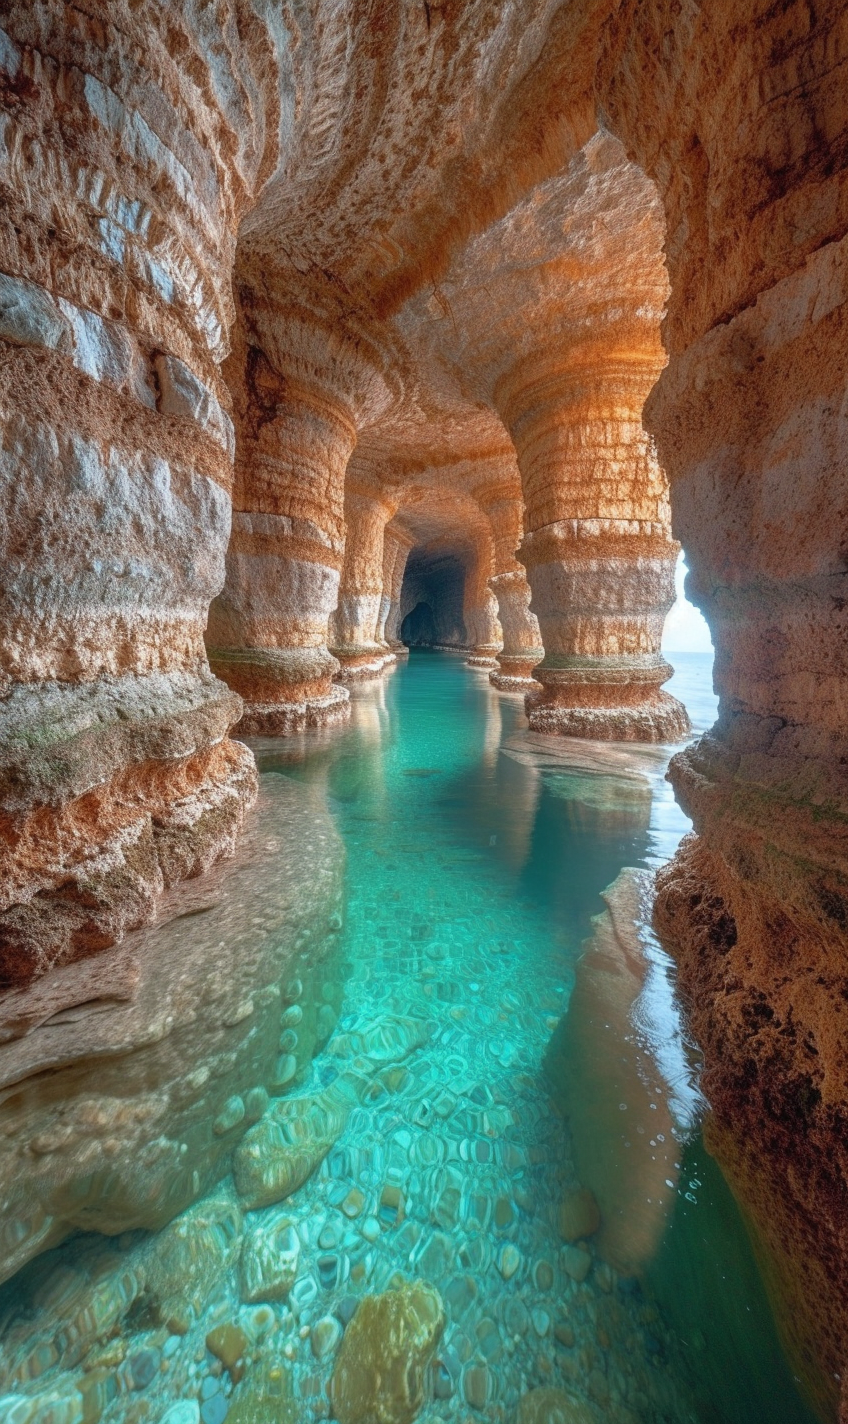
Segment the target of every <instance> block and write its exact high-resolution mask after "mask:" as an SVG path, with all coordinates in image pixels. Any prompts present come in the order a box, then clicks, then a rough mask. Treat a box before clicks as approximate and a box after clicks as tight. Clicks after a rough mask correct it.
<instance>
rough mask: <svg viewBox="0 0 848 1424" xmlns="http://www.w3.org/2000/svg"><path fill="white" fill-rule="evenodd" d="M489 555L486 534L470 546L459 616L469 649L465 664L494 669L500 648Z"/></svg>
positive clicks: (490, 552)
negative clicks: (490, 584)
mask: <svg viewBox="0 0 848 1424" xmlns="http://www.w3.org/2000/svg"><path fill="white" fill-rule="evenodd" d="M493 557H494V549H493V541H492V539H491V536H489V538H487V539H485V540H483V541H480V542H478V543H477V544H476V545H475V546H474V547H473V548H472V550H471V552H470V556H469V558H468V561H467V563H466V567H465V586H464V592H463V603H462V617H463V622H464V623H465V635H466V639H467V646H468V647H469V649H470V653H469V656H468V657H467V658H466V662H467V663H468V666H469V667H475V668H496V667H497V665H498V663H497V655H498V653H499V652H500V650H501V648H502V647H503V637H502V634H501V626H500V623H499V622H498V605H497V600H496V598H495V596H494V594H493V592H492V590H491V588H490V587H489V578H490V577H491V574H492V566H493Z"/></svg>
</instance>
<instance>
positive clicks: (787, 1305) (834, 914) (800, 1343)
mask: <svg viewBox="0 0 848 1424" xmlns="http://www.w3.org/2000/svg"><path fill="white" fill-rule="evenodd" d="M790 17H791V18H790ZM690 18H691V23H690ZM690 18H687V19H686V21H685V22H684V20H683V18H682V16H678V17H676V18H675V17H674V16H673V15H672V14H671V12H670V11H669V12H668V13H666V12H665V10H664V9H661V10H658V11H657V12H656V13H655V14H652V15H648V14H647V12H645V11H643V10H641V9H640V8H639V7H637V6H636V5H634V4H630V3H627V4H625V5H624V6H622V8H621V10H620V12H619V16H618V19H617V20H616V23H615V25H614V26H611V28H610V31H609V34H608V37H607V41H606V47H605V51H604V56H603V60H602V65H601V72H600V84H601V94H602V102H603V104H604V107H605V109H606V111H607V113H608V115H609V118H610V122H611V123H612V125H613V127H614V128H615V129H616V131H617V132H618V133H619V134H620V135H621V137H622V139H623V141H624V142H625V143H626V144H627V146H628V148H629V150H630V152H631V154H632V156H633V157H634V159H635V160H636V161H637V162H639V163H641V164H642V165H643V167H644V168H645V170H646V171H647V172H648V173H649V174H650V175H651V176H652V177H654V178H655V179H656V182H657V185H658V188H659V191H660V195H661V197H662V201H663V203H664V207H665V212H666V220H667V226H668V232H669V234H670V235H671V241H670V243H669V247H668V258H669V272H670V278H671V299H670V304H669V310H668V316H667V319H666V325H665V339H666V344H667V347H668V350H669V364H668V367H667V369H666V371H665V372H664V373H663V375H662V377H661V379H660V382H659V385H658V386H657V388H656V390H655V391H654V393H653V394H652V396H651V398H650V400H649V402H648V405H647V408H646V423H647V425H648V427H649V429H650V430H651V431H652V432H653V434H654V435H655V437H656V440H657V448H658V452H659V456H660V459H661V460H662V462H663V464H664V466H665V468H666V470H667V472H668V476H669V480H670V484H671V498H672V508H673V511H674V526H675V532H676V534H677V535H678V536H679V537H680V538H681V539H682V540H683V542H684V545H685V547H686V551H687V559H688V561H689V565H690V569H691V573H690V576H689V581H688V591H689V594H690V596H691V597H692V598H693V599H694V601H695V602H696V603H697V604H698V605H699V606H700V607H701V609H702V610H703V612H704V614H705V617H706V618H707V621H708V623H709V624H710V628H711V631H712V636H713V641H714V644H715V649H716V659H715V672H714V678H715V686H716V690H717V692H718V693H719V697H720V704H719V718H718V722H717V724H716V726H715V727H714V729H713V730H712V732H711V733H710V734H709V735H708V736H706V737H705V738H703V739H702V740H701V741H700V742H699V743H698V744H697V745H695V746H693V747H692V748H691V749H690V750H687V751H686V752H684V753H682V754H681V755H680V756H678V757H677V758H676V759H675V760H674V762H673V763H672V769H671V778H672V781H673V785H674V788H675V792H676V795H677V797H678V799H679V800H680V802H681V804H682V805H683V807H684V809H685V810H686V811H687V813H688V814H689V815H691V816H692V818H693V821H694V825H695V831H696V836H695V837H694V838H692V839H690V840H689V841H688V842H687V843H685V844H684V846H683V847H682V848H681V851H680V852H679V854H678V856H677V857H676V858H675V860H674V861H673V862H672V863H671V865H670V866H669V867H668V868H667V869H666V870H665V871H664V872H663V873H662V875H661V877H660V880H659V886H658V900H657V907H656V921H657V925H658V928H659V930H660V933H661V935H662V937H663V939H664V941H665V942H666V943H667V944H668V945H669V947H670V948H671V949H672V950H673V952H674V953H675V956H676V958H677V961H678V965H679V974H680V985H681V990H682V993H683V995H684V998H685V1001H686V1004H687V1006H688V1009H689V1013H690V1017H691V1021H692V1025H693V1028H694V1031H695V1034H696V1037H697V1039H698V1042H699V1044H700V1045H701V1047H702V1049H703V1051H704V1054H705V1086H706V1090H707V1093H708V1096H709V1099H710V1102H711V1104H712V1107H713V1131H712V1132H711V1142H712V1143H713V1144H714V1145H716V1147H717V1150H718V1154H719V1158H720V1160H722V1161H723V1162H724V1163H726V1164H727V1166H728V1167H729V1171H730V1176H731V1180H732V1182H733V1185H734V1189H735V1191H736V1192H737V1194H738V1195H739V1197H740V1199H741V1200H742V1201H743V1203H744V1204H745V1206H746V1209H747V1211H748V1213H749V1215H750V1217H751V1219H752V1220H753V1222H754V1223H755V1225H756V1228H757V1231H758V1233H759V1234H760V1237H761V1239H762V1240H764V1241H765V1242H766V1243H767V1244H768V1247H769V1250H770V1254H771V1255H772V1260H773V1263H776V1265H773V1268H772V1276H771V1281H772V1285H773V1286H775V1287H776V1289H777V1291H778V1294H779V1297H780V1298H781V1299H782V1306H781V1307H780V1308H779V1312H778V1314H779V1321H780V1323H781V1325H782V1328H783V1330H784V1335H785V1338H787V1339H788V1341H789V1343H790V1346H791V1347H792V1352H793V1356H794V1362H795V1366H796V1369H797V1371H798V1373H799V1374H800V1375H801V1376H802V1378H803V1379H804V1380H805V1382H806V1385H807V1387H808V1389H809V1391H810V1394H811V1396H812V1397H813V1399H814V1400H815V1402H816V1405H817V1408H818V1410H819V1412H820V1413H821V1414H822V1417H823V1418H827V1419H833V1418H835V1417H836V1415H837V1413H838V1411H839V1408H840V1403H839V1401H840V1398H841V1409H842V1413H841V1414H840V1415H839V1417H840V1418H844V1417H845V1414H846V1410H848V1401H846V1392H845V1385H844V1380H845V1378H846V1371H848V1358H846V1341H848V1251H846V1237H845V1222H846V1220H848V1195H846V1191H848V1189H847V1188H846V1183H848V1156H846V1151H847V1150H848V1149H846V1142H848V1057H846V1048H845V1045H846V1042H848V1018H846V994H845V984H846V976H848V958H846V929H848V830H847V829H846V828H848V779H846V746H848V704H846V698H845V687H846V680H848V662H847V661H846V649H848V637H846V634H848V574H847V573H846V560H845V549H846V541H848V503H846V482H845V475H844V464H845V460H844V449H845V430H846V426H845V418H846V417H845V399H844V396H845V389H846V381H847V380H848V319H846V312H847V311H848V239H846V231H848V183H846V160H845V152H846V149H845V135H846V125H848V111H846V105H845V91H844V83H843V77H842V76H843V71H844V63H845V54H846V44H845V24H844V14H843V13H842V11H841V10H840V8H839V7H838V6H830V5H828V6H824V7H822V8H820V9H818V10H816V12H815V13H813V12H809V13H808V12H804V15H803V17H802V15H801V11H800V10H796V9H793V10H792V11H791V12H786V13H783V12H781V13H778V12H777V11H776V10H769V9H767V8H764V7H763V8H760V9H758V11H757V17H756V21H755V20H754V18H753V17H751V18H748V19H747V20H745V21H744V22H742V23H738V22H737V18H736V16H735V15H733V14H731V13H730V12H721V13H719V12H717V11H714V10H710V12H709V13H708V12H707V11H703V12H701V13H699V14H698V15H697V16H695V15H694V14H693V15H692V16H691V17H690ZM660 53H661V54H662V60H660V58H659V55H660ZM728 55H732V60H731V62H730V63H727V56H728ZM753 75H756V76H757V82H756V83H752V82H750V76H753Z"/></svg>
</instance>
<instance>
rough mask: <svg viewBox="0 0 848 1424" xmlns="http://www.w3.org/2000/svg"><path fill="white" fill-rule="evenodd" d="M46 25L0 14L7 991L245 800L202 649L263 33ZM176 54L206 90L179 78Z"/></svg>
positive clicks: (172, 870) (221, 843) (220, 562)
mask: <svg viewBox="0 0 848 1424" xmlns="http://www.w3.org/2000/svg"><path fill="white" fill-rule="evenodd" d="M60 8H61V7H55V14H53V12H52V10H51V18H50V19H49V21H48V19H47V18H45V16H46V14H47V10H46V9H45V7H43V6H35V5H31V4H29V3H13V4H11V5H8V6H6V7H5V8H4V24H5V26H6V29H7V32H8V33H4V35H3V43H2V46H0V66H2V69H3V71H4V74H3V78H4V85H5V87H6V90H7V93H8V94H11V95H14V96H15V97H14V102H13V104H12V105H11V107H10V109H9V111H8V112H7V114H6V120H5V127H4V129H3V134H4V143H3V160H2V183H3V193H4V196H3V208H4V222H3V227H2V236H0V350H2V361H0V367H2V390H0V410H1V411H2V447H1V448H0V481H2V486H3V499H2V509H3V515H2V527H1V528H0V614H2V616H0V639H1V641H0V686H2V701H0V760H2V773H0V825H2V834H0V842H1V843H2V852H0V985H5V984H9V983H15V982H20V981H22V980H25V979H28V978H30V977H31V976H32V975H33V974H36V973H40V972H42V971H44V970H46V969H48V968H49V967H50V966H51V965H54V964H59V963H64V962H67V961H70V960H73V959H77V958H81V957H84V956H88V955H91V954H94V953H95V952H97V951H99V950H102V949H104V948H106V947H108V946H109V945H111V944H113V943H114V942H115V941H116V940H118V939H119V938H120V937H121V936H122V935H123V933H124V932H125V931H126V930H128V929H129V928H131V927H133V926H136V925H138V924H140V923H142V922H143V921H145V920H147V919H149V918H151V917H152V916H153V915H154V913H155V906H156V902H157V899H158V897H159V896H160V895H161V893H162V891H163V890H164V889H165V888H166V887H167V886H169V885H170V884H172V883H173V882H175V881H177V880H179V879H181V878H183V877H187V876H192V875H195V874H197V873H198V872H200V871H202V870H203V869H205V868H206V867H207V866H209V865H210V864H211V863H212V862H214V861H215V860H216V859H217V858H218V857H220V856H221V855H222V854H225V853H227V852H229V851H230V850H232V848H233V846H234V843H235V841H236V839H237V837H238V834H239V831H240V828H241V824H242V821H243V818H244V814H245V810H246V808H247V807H248V806H249V805H250V803H251V801H252V799H253V797H254V795H255V786H256V774H255V767H254V764H253V759H252V757H251V756H250V754H249V753H248V752H247V750H246V749H245V748H244V747H243V746H242V745H240V744H239V743H237V742H232V741H230V740H229V738H228V735H227V733H228V729H229V728H230V726H231V725H232V724H233V723H234V722H236V721H238V718H239V716H240V714H241V703H240V701H239V698H238V697H237V696H235V695H234V694H233V693H232V692H231V691H230V689H229V688H228V687H226V686H225V685H224V684H223V683H221V682H219V681H218V680H217V679H216V678H215V677H214V676H213V675H212V674H211V673H210V671H209V666H208V664H207V661H206V656H205V653H204V648H203V627H204V623H205V620H206V612H207V609H208V605H209V602H210V600H211V599H212V597H213V596H214V594H215V593H216V592H217V591H218V589H219V588H220V587H221V585H222V583H223V577H224V554H225V550H226V545H227V539H228V536H229V529H230V487H231V481H232V457H233V430H232V424H231V422H230V419H229V417H228V415H227V413H226V407H227V404H228V396H227V392H226V387H225V386H224V384H223V382H222V380H221V378H220V376H219V373H218V363H219V362H220V361H221V359H222V358H223V356H224V355H225V353H226V339H227V335H226V334H227V330H228V327H229V324H230V319H231V304H232V296H231V287H230V273H231V269H232V262H233V250H234V244H235V233H236V231H237V228H238V224H239V221H240V218H241V216H242V214H243V212H244V211H245V208H246V206H247V205H248V204H249V202H250V200H251V194H252V191H253V187H254V184H255V183H256V181H257V179H258V178H259V177H260V173H261V171H265V169H266V165H267V162H268V160H269V159H270V161H271V162H273V161H274V148H275V139H274V137H273V135H274V132H275V125H274V124H273V123H272V124H271V125H270V128H269V134H268V142H269V148H268V150H267V152H266V136H265V133H264V131H263V122H264V121H263V119H262V112H263V109H264V107H265V105H266V104H267V105H268V107H269V110H270V111H271V112H273V110H274V99H273V96H274V91H275V89H276V86H277V83H278V79H277V74H276V64H275V56H274V50H273V46H272V44H271V43H270V41H269V37H268V34H267V32H266V30H265V28H264V25H263V24H262V23H261V22H260V21H259V19H258V18H257V20H256V28H255V32H254V34H253V35H252V38H251V43H250V46H249V47H247V48H244V49H242V48H241V47H240V44H239V42H238V35H237V34H236V33H235V32H234V35H233V39H232V43H230V44H229V45H228V46H227V47H226V49H221V47H220V36H219V34H218V32H217V28H216V24H215V22H214V21H210V22H209V23H207V22H206V21H198V23H197V26H196V29H195V30H194V31H193V32H192V35H191V39H190V41H189V39H188V38H187V34H186V31H185V26H184V21H183V20H182V19H181V18H180V15H179V14H178V13H174V14H171V13H169V12H167V8H166V9H156V8H155V7H143V8H141V9H125V8H121V10H120V14H118V13H113V12H112V11H111V10H110V8H109V7H106V8H104V9H103V10H102V12H99V13H98V15H97V20H96V23H95V21H94V20H93V19H91V18H88V19H86V18H85V17H84V16H83V15H82V12H79V13H76V12H75V14H74V18H73V22H72V21H71V20H69V21H68V23H67V25H65V24H63V22H62V20H61V18H57V16H58V15H59V10H60ZM177 38H180V39H182V40H183V41H185V44H186V47H187V48H188V47H190V48H191V50H192V53H193V55H194V56H195V63H196V65H197V67H198V68H203V66H204V63H208V64H209V65H210V66H211V65H213V64H214V66H215V71H216V73H217V74H219V76H220V83H218V84H216V85H215V86H212V85H206V86H205V87H199V86H198V85H197V84H195V83H194V82H193V81H192V80H191V79H190V78H189V77H188V72H187V68H186V66H185V65H184V63H183V61H182V59H181V58H180V57H178V56H177V54H176V53H175V51H174V42H175V40H176V39H177ZM130 55H131V61H130V59H129V57H128V56H130ZM248 96H252V97H248Z"/></svg>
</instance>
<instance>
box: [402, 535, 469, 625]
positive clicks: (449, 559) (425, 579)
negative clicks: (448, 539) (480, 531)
mask: <svg viewBox="0 0 848 1424" xmlns="http://www.w3.org/2000/svg"><path fill="white" fill-rule="evenodd" d="M465 572H466V570H465V562H464V561H463V559H462V558H460V557H457V556H456V555H454V554H445V553H443V552H442V551H438V552H436V553H432V552H430V551H428V550H426V549H416V550H414V551H413V553H412V554H411V556H410V558H409V561H408V563H407V566H406V572H405V574H404V580H403V588H402V590H401V602H400V612H401V628H400V636H401V639H402V641H403V642H404V643H406V644H407V645H408V646H409V647H411V648H431V647H445V648H464V647H465V646H466V644H467V634H466V628H465V620H464V617H463V603H464V598H465Z"/></svg>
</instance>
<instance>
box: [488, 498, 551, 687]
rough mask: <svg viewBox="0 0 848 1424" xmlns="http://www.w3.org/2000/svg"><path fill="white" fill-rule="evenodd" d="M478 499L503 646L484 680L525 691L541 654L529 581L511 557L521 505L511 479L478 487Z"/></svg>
mask: <svg viewBox="0 0 848 1424" xmlns="http://www.w3.org/2000/svg"><path fill="white" fill-rule="evenodd" d="M478 500H479V503H480V505H481V507H482V508H483V510H484V511H485V513H486V514H487V515H488V518H489V522H490V524H491V526H492V534H493V536H494V544H495V553H494V566H495V573H494V574H493V575H492V577H491V578H490V579H489V588H490V589H491V590H492V592H493V594H494V595H495V598H496V600H497V605H498V621H499V623H500V625H501V629H502V632H503V647H502V649H501V651H500V652H499V653H498V654H497V662H498V667H497V669H496V670H493V671H492V672H490V673H489V681H490V682H491V684H492V686H493V687H496V688H498V690H499V691H501V692H524V693H526V692H529V691H532V690H533V689H534V688H535V686H536V684H534V682H533V676H532V675H533V669H534V667H535V666H536V664H537V663H539V662H541V660H542V658H543V657H544V655H545V650H544V648H543V647H542V637H541V634H540V632H539V620H538V619H537V617H536V615H535V613H531V611H530V585H529V583H528V582H527V574H526V573H525V570H524V568H523V567H522V565H521V564H520V563H519V562H518V560H517V559H516V557H515V551H516V549H517V548H518V546H519V544H520V543H521V535H522V524H523V504H522V500H521V495H520V493H519V492H518V491H517V490H516V489H514V488H513V486H512V485H511V484H508V485H503V486H497V487H495V488H494V489H489V490H485V491H483V492H482V493H481V494H479V495H478Z"/></svg>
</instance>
